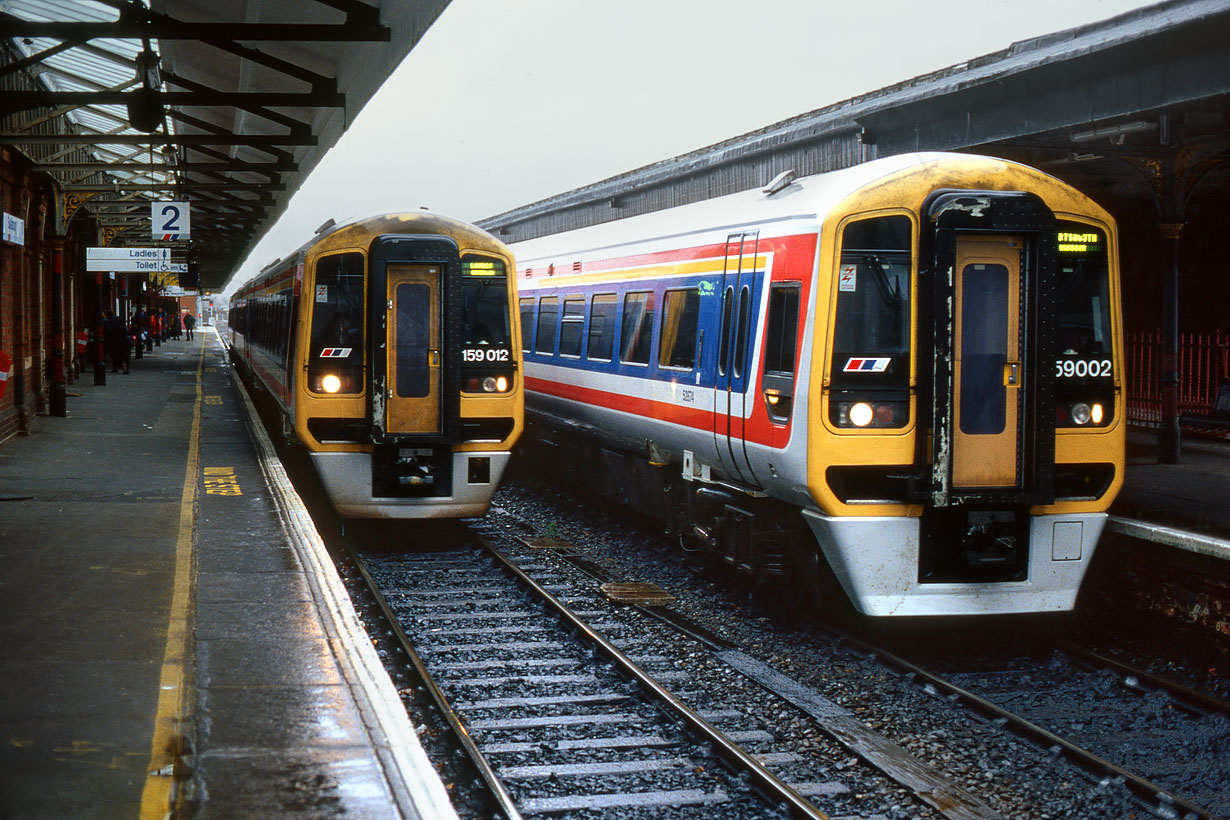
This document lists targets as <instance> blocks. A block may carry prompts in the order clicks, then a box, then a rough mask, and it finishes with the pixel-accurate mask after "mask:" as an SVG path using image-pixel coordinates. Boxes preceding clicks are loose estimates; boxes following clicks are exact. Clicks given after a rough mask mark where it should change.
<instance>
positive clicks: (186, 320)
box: [102, 308, 196, 373]
mask: <svg viewBox="0 0 1230 820" xmlns="http://www.w3.org/2000/svg"><path fill="white" fill-rule="evenodd" d="M195 328H196V317H195V316H193V315H192V314H191V313H185V314H184V315H183V319H182V320H181V319H180V313H179V311H171V312H168V311H165V310H161V309H158V310H151V311H148V312H147V311H146V310H145V309H144V308H137V309H136V310H135V311H133V313H132V316H131V317H130V318H129V320H128V323H127V324H125V323H124V320H123V319H121V318H120V317H119V316H116V315H115V313H114V312H113V311H110V310H108V311H104V312H103V322H102V329H103V347H104V349H105V351H106V355H107V358H109V359H111V372H112V373H120V372H124V373H127V372H128V369H129V363H130V361H131V357H132V349H133V346H134V345H137V346H138V347H140V348H143V349H145V350H153V349H154V343H155V342H158V343H159V344H161V343H162V342H165V341H167V340H168V339H179V338H181V336H183V335H186V336H187V338H188V339H189V340H191V339H192V334H193V330H194V329H195ZM138 356H140V354H139V353H138Z"/></svg>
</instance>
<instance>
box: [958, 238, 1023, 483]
mask: <svg viewBox="0 0 1230 820" xmlns="http://www.w3.org/2000/svg"><path fill="white" fill-rule="evenodd" d="M1021 247H1022V238H1021V237H1019V236H985V235H984V236H974V235H965V236H960V235H958V238H957V248H956V261H957V264H956V282H955V285H956V311H955V313H956V322H955V328H954V334H955V336H954V340H953V342H954V344H953V349H954V353H955V360H956V361H955V368H954V379H953V391H954V393H953V411H954V421H955V423H954V425H953V469H952V483H953V487H954V488H972V487H1013V486H1016V485H1017V484H1018V483H1019V482H1018V475H1019V473H1020V463H1021V456H1020V453H1019V452H1018V441H1019V440H1020V435H1019V430H1020V424H1019V418H1018V415H1019V413H1020V397H1021V387H1022V385H1021V380H1022V378H1023V373H1024V369H1023V368H1022V366H1021V356H1020V323H1019V316H1020V299H1021Z"/></svg>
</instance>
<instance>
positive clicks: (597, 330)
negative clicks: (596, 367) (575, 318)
mask: <svg viewBox="0 0 1230 820" xmlns="http://www.w3.org/2000/svg"><path fill="white" fill-rule="evenodd" d="M615 307H616V305H615V294H613V293H600V294H598V295H597V296H595V297H594V298H593V300H592V301H591V302H590V308H589V346H588V348H587V349H586V358H589V359H592V360H594V361H599V362H609V361H610V360H611V353H612V351H613V350H614V349H615Z"/></svg>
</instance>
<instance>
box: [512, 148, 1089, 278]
mask: <svg viewBox="0 0 1230 820" xmlns="http://www.w3.org/2000/svg"><path fill="white" fill-rule="evenodd" d="M941 167H942V168H947V169H952V170H958V169H960V170H966V171H985V172H990V173H994V172H997V171H1003V170H1007V169H1009V168H1013V169H1020V170H1021V171H1024V172H1026V173H1031V174H1034V175H1036V176H1037V178H1038V179H1040V180H1042V179H1047V180H1050V181H1052V182H1053V183H1054V184H1056V185H1065V184H1064V183H1062V182H1061V181H1060V180H1058V179H1056V178H1055V177H1052V176H1049V175H1048V174H1045V173H1044V172H1042V171H1038V170H1037V169H1034V168H1030V167H1029V166H1026V165H1021V164H1020V163H1016V162H1012V161H1011V160H1005V159H998V158H994V157H985V156H979V155H975V154H957V153H944V152H930V153H913V154H898V155H895V156H891V157H885V158H883V159H877V160H872V161H871V162H865V163H863V164H861V165H854V166H851V167H849V168H843V169H841V170H838V171H830V172H828V173H824V174H815V175H813V176H807V177H799V178H798V179H796V180H795V181H794V182H793V183H791V184H790V185H789V186H787V187H785V188H782V189H781V190H779V191H777V192H775V193H772V194H768V193H765V191H764V190H760V189H756V190H749V191H740V192H739V193H736V194H728V195H726V196H721V197H715V198H713V199H707V200H704V201H702V202H695V203H691V204H688V205H682V206H679V207H676V208H669V209H666V210H662V211H654V212H652V213H647V214H640V215H638V216H633V217H628V218H626V219H620V220H616V221H613V222H605V223H603V224H600V225H594V226H590V227H586V228H579V229H577V230H573V231H565V232H562V233H557V234H552V235H550V236H544V237H539V238H536V239H529V240H526V241H524V242H518V243H516V244H514V245H512V249H513V252H514V253H515V254H516V257H517V264H518V266H519V267H521V268H524V267H526V266H527V263H529V266H533V264H534V263H537V262H539V261H542V262H546V261H548V260H549V259H558V258H559V256H560V255H561V254H575V255H577V256H584V255H585V254H587V253H593V252H596V251H601V250H603V249H606V248H614V247H627V246H629V245H636V244H642V243H660V242H661V241H663V240H667V239H671V238H675V237H684V236H689V235H694V234H701V233H709V232H714V231H718V232H721V231H735V230H739V229H741V228H745V227H747V226H753V225H754V226H758V227H762V228H763V226H766V225H768V224H772V223H775V222H776V223H779V224H781V225H782V226H783V230H798V229H799V228H797V227H796V228H787V227H785V226H787V225H788V224H789V223H802V224H808V223H810V224H809V225H808V228H807V229H808V230H815V229H816V228H818V226H819V223H821V222H823V221H824V218H825V216H826V215H827V214H828V212H829V211H831V210H832V209H833V208H834V207H835V206H836V205H837V204H838V203H840V202H841V201H842V200H844V199H845V198H846V197H848V196H850V195H851V194H854V193H856V192H858V191H860V190H863V189H866V188H868V187H870V186H873V185H875V184H876V183H878V182H881V181H883V180H885V179H886V178H888V177H893V176H899V175H901V174H903V173H910V172H912V171H916V172H918V173H920V174H923V173H932V172H934V171H936V170H937V169H940V168H941ZM1065 187H1066V186H1065ZM1082 198H1084V197H1083V195H1082Z"/></svg>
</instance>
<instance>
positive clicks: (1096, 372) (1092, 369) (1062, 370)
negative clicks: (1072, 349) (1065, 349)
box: [1055, 359, 1111, 379]
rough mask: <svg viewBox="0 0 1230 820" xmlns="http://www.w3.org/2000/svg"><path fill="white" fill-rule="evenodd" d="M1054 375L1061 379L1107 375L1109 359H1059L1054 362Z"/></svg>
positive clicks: (1108, 373)
mask: <svg viewBox="0 0 1230 820" xmlns="http://www.w3.org/2000/svg"><path fill="white" fill-rule="evenodd" d="M1055 375H1056V376H1058V377H1059V378H1061V379H1071V378H1077V379H1084V378H1088V377H1090V376H1093V377H1094V378H1098V377H1101V376H1108V377H1109V376H1110V375H1111V365H1110V359H1088V360H1086V359H1061V360H1059V361H1057V362H1055Z"/></svg>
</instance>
